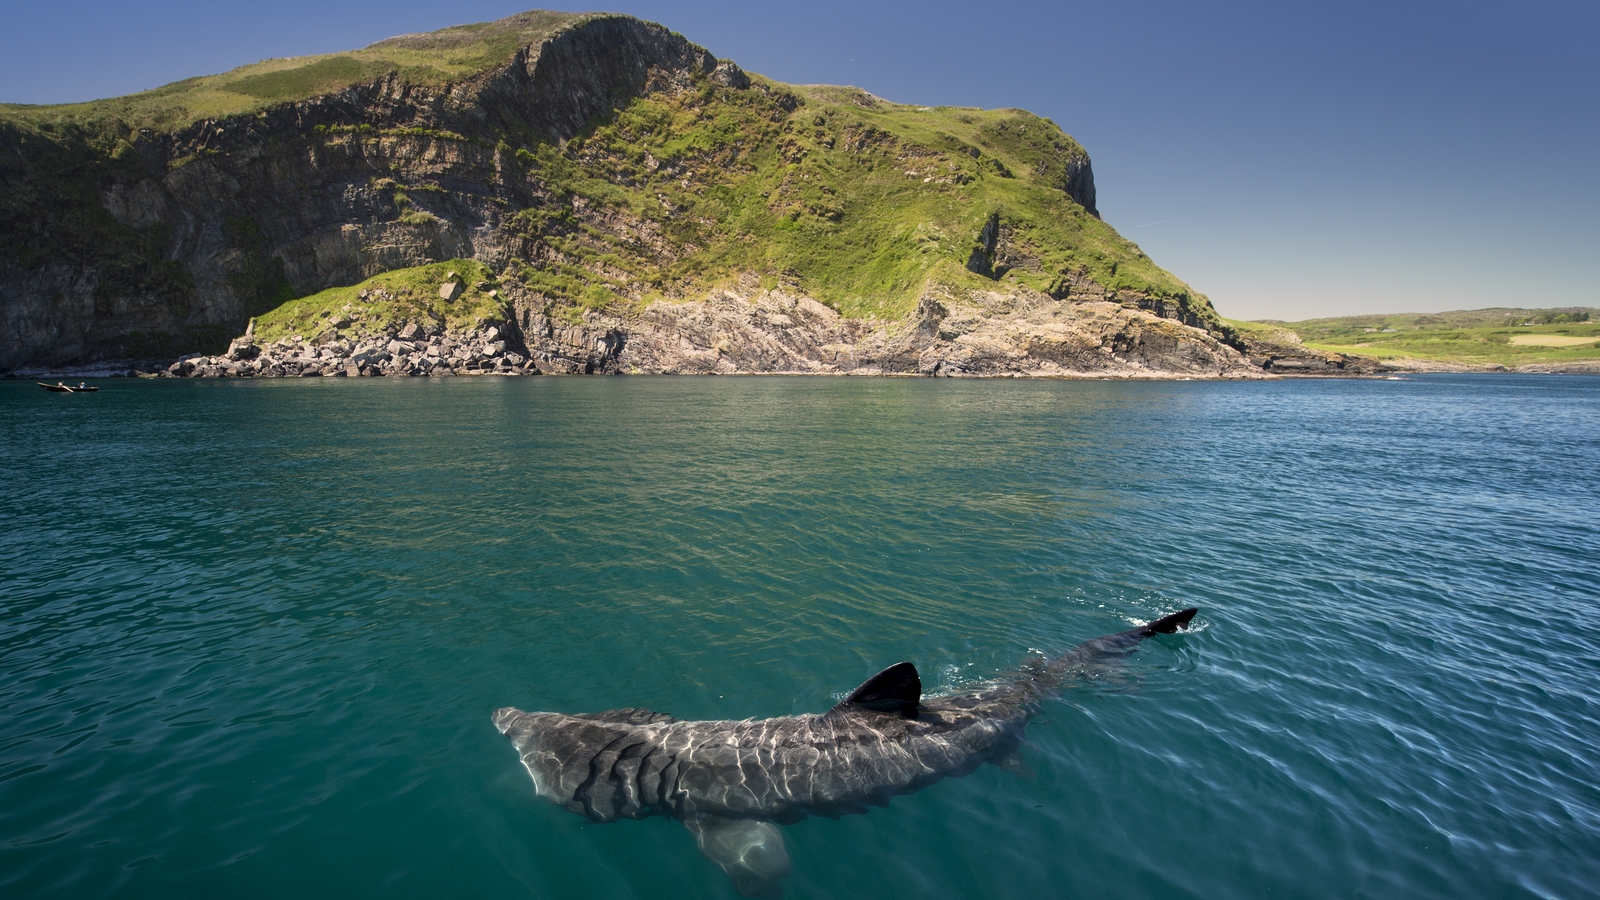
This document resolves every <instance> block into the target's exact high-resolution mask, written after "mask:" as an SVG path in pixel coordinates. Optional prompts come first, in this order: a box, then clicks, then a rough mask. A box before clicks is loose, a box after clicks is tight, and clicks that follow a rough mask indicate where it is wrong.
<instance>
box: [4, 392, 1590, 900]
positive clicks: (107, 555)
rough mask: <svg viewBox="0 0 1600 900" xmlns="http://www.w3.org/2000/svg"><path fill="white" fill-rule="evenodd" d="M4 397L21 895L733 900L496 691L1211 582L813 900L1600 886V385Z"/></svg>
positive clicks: (792, 838)
mask: <svg viewBox="0 0 1600 900" xmlns="http://www.w3.org/2000/svg"><path fill="white" fill-rule="evenodd" d="M102 385H103V389H102V391H101V392H100V393H99V394H96V395H85V396H71V395H53V394H46V393H45V392H43V391H40V390H38V389H37V388H35V387H33V386H32V385H30V384H26V383H0V422H3V426H0V427H3V429H4V431H3V434H0V452H3V457H0V508H3V510H4V513H5V519H4V533H3V536H0V577H3V582H0V895H3V896H6V897H25V896H27V897H32V896H102V895H117V896H135V897H163V898H164V897H173V896H217V897H222V896H226V897H263V898H265V897H285V896H292V897H298V898H316V897H348V896H355V895H380V894H381V895H382V896H384V897H386V898H393V897H418V898H424V897H426V898H433V897H441V896H459V897H467V896H490V895H494V896H502V897H521V896H530V897H550V898H555V897H567V896H615V897H629V896H639V897H714V898H727V897H733V896H734V892H733V889H732V887H731V886H730V884H729V883H728V881H727V879H726V878H725V877H724V876H723V875H722V873H721V872H720V871H719V870H718V869H717V868H716V867H715V866H714V865H713V864H712V863H710V862H709V861H707V860H706V859H704V858H702V857H701V856H700V855H699V854H698V852H697V851H696V850H695V847H694V843H693V839H692V838H691V837H690V835H689V833H688V832H687V831H685V830H684V829H683V828H682V827H681V826H679V825H678V824H676V823H674V822H672V821H670V820H666V819H653V820H647V821H642V822H632V821H625V822H620V823H616V824H610V825H591V824H586V823H585V822H584V820H583V819H581V818H580V817H578V816H574V815H572V814H570V813H567V812H565V811H562V810H561V809H559V808H557V807H555V806H552V805H550V804H548V803H546V802H544V801H542V800H540V799H538V798H537V797H536V796H535V795H534V793H533V786H532V784H531V782H530V780H529V778H528V776H527V774H526V773H525V772H524V771H523V769H522V767H521V766H520V765H519V764H518V762H517V759H516V755H515V753H514V751H513V750H512V748H511V746H510V744H509V742H508V741H506V739H505V738H503V737H501V736H500V735H499V734H498V733H497V732H496V731H495V729H494V727H493V726H492V724H491V723H490V719H489V714H490V712H491V711H492V710H493V709H495V708H496V707H499V706H506V705H514V706H519V707H522V708H524V709H544V710H560V711H570V712H591V711H599V710H604V709H608V708H613V707H618V706H648V707H650V708H653V709H657V710H661V711H663V712H669V713H672V714H674V715H677V716H679V717H682V718H729V717H745V716H756V717H764V716H773V715H783V714H789V713H796V712H807V711H821V710H823V709H826V708H827V707H828V706H829V705H831V704H832V703H833V702H835V701H836V699H837V698H838V697H839V696H840V695H841V692H845V691H848V690H850V689H851V688H852V687H854V686H855V685H856V684H857V683H858V682H859V681H860V680H861V679H863V678H864V677H866V676H867V675H869V674H871V673H872V672H874V671H876V670H878V669H879V668H882V667H883V666H885V665H887V664H889V663H892V662H896V661H898V660H901V659H908V660H912V661H914V662H916V663H917V665H918V666H919V667H920V668H921V669H922V672H923V678H924V681H925V683H926V684H927V686H928V688H929V689H930V690H941V689H942V690H948V689H952V688H957V687H960V686H961V685H963V684H970V683H972V682H974V681H978V680H981V679H983V678H986V677H989V676H992V675H994V674H995V673H998V672H1001V671H1004V670H1007V669H1009V668H1011V667H1013V666H1014V665H1016V664H1017V663H1018V661H1019V660H1021V659H1022V658H1023V657H1024V656H1025V655H1026V654H1027V653H1028V652H1029V651H1030V650H1035V649H1038V650H1047V651H1059V650H1061V649H1065V648H1067V647H1069V646H1071V645H1072V644H1074V643H1075V642H1078V641H1081V640H1084V639H1087V638H1090V637H1093V636H1095V635H1098V634H1101V633H1105V632H1109V631H1116V630H1121V629H1124V628H1127V627H1129V624H1130V623H1135V622H1141V621H1145V620H1148V619H1150V618H1153V617H1154V616H1156V615H1158V614H1161V613H1165V612H1170V611H1173V610H1176V609H1179V608H1181V607H1183V606H1187V605H1197V606H1199V607H1200V608H1201V610H1202V612H1201V614H1200V617H1199V618H1198V619H1197V620H1196V625H1197V626H1198V627H1197V629H1196V630H1194V631H1192V632H1189V633H1187V634H1180V635H1175V636H1172V637H1161V638H1158V639H1156V640H1154V641H1151V642H1148V643H1147V644H1146V646H1145V648H1144V649H1143V650H1142V651H1141V652H1140V653H1139V654H1138V655H1137V656H1136V657H1135V658H1134V663H1133V665H1132V666H1131V667H1130V668H1129V669H1128V670H1127V671H1126V673H1125V674H1124V677H1120V678H1115V679H1111V680H1109V681H1105V682H1101V683H1097V684H1095V685H1092V686H1081V687H1076V688H1073V689H1070V690H1068V691H1067V692H1066V693H1065V694H1064V695H1063V696H1062V697H1061V698H1060V699H1059V700H1055V701H1051V702H1049V703H1048V704H1047V706H1046V709H1045V713H1044V715H1042V716H1041V717H1040V718H1039V719H1036V720H1035V721H1034V723H1033V724H1032V725H1031V726H1030V728H1029V737H1030V741H1031V743H1030V744H1029V745H1028V746H1027V747H1025V748H1024V750H1023V758H1024V761H1025V762H1026V763H1027V764H1028V766H1030V767H1031V768H1032V769H1033V770H1034V771H1035V773H1036V775H1035V776H1034V777H1032V778H1023V777H1018V776H1017V775H1015V774H1012V773H1009V772H1005V771H1001V770H1000V769H997V768H994V767H985V768H983V769H982V770H980V771H979V772H977V773H976V774H974V775H972V776H970V777H967V778H964V779H960V780H953V781H945V782H941V783H939V784H937V785H934V786H933V787H931V788H928V789H926V790H924V791H922V792H920V793H917V794H914V795H911V796H906V797H901V798H898V799H896V800H895V801H894V803H893V804H892V805H891V806H889V807H888V808H885V809H876V810H873V811H872V812H871V813H870V814H868V815H865V816H851V817H847V818H844V819H840V820H837V821H834V820H828V819H809V820H806V821H804V822H801V823H799V824H796V825H792V826H787V827H786V828H785V832H786V834H787V837H788V841H789V847H790V851H791V855H792V857H793V860H794V867H795V871H794V875H793V876H792V877H791V878H790V879H788V881H787V895H788V896H790V897H818V898H821V897H863V898H866V897H882V896H889V895H893V894H900V895H912V896H929V897H977V896H992V897H1027V896H1041V897H1064V896H1081V897H1094V898H1099V897H1195V898H1232V897H1238V898H1258V897H1307V898H1322V897H1401V896H1405V897H1460V896H1476V897H1519V896H1529V897H1547V896H1561V897H1580V896H1593V894H1594V892H1595V891H1596V890H1597V886H1600V776H1597V774H1596V773H1597V772H1600V749H1597V743H1600V707H1597V702H1600V700H1597V698H1600V624H1597V618H1600V526H1597V522H1600V487H1597V481H1596V479H1597V463H1600V379H1595V378H1576V377H1574V378H1558V377H1551V378H1541V377H1489V376H1477V377H1455V378H1452V377H1437V378H1419V379H1413V380H1407V381H1317V382H1307V381H1299V382H1282V383H1267V384H1225V383H1201V382H1195V383H1133V384H1115V383H1100V382H1037V383H1036V382H1008V381H986V382H948V381H939V382H935V381H926V380H882V379H877V380H859V379H805V378H788V379H778V378H775V379H766V378H738V379H717V378H699V379H652V378H605V379H602V378H592V379H583V378H569V379H554V378H535V379H519V380H499V379H452V380H432V381H428V380H402V379H370V380H369V379H318V380H314V381H271V382H238V381H205V382H133V381H106V382H102Z"/></svg>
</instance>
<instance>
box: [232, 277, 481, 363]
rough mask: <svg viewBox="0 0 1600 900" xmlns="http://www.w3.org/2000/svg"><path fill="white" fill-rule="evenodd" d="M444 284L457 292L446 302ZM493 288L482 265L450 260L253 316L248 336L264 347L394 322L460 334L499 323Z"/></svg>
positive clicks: (376, 328)
mask: <svg viewBox="0 0 1600 900" xmlns="http://www.w3.org/2000/svg"><path fill="white" fill-rule="evenodd" d="M449 284H457V285H459V287H458V288H456V290H455V291H454V292H453V296H452V297H451V298H450V299H446V298H445V297H444V296H441V294H440V288H443V287H445V286H446V285H449ZM499 287H500V285H499V282H498V280H497V279H496V278H495V275H494V273H493V272H492V271H490V269H489V267H488V266H485V265H484V264H483V263H481V262H478V261H476V260H471V259H450V260H445V261H444V262H439V263H432V264H430V265H426V266H416V267H413V268H406V269H397V270H395V271H392V272H385V273H384V274H382V275H375V276H373V277H372V278H369V279H367V280H366V281H363V282H361V283H360V284H353V285H350V286H349V287H336V288H328V289H327V290H325V291H318V292H317V293H315V294H312V295H310V296H308V297H301V298H299V299H297V300H291V301H289V302H288V303H285V304H283V305H282V306H279V307H278V308H276V309H274V310H272V311H271V312H268V313H266V314H264V315H261V316H258V317H257V318H256V319H255V332H254V333H255V337H256V339H257V340H259V341H262V342H264V343H265V342H271V341H276V340H279V339H281V338H286V337H293V336H294V335H297V334H298V335H301V336H304V337H313V336H316V335H319V334H322V333H323V332H325V331H327V330H329V329H330V328H348V327H350V326H351V325H356V326H358V327H362V326H364V327H365V328H366V330H368V331H372V332H377V331H382V330H383V329H384V328H385V327H388V326H389V325H391V324H393V323H397V322H417V323H419V324H428V325H430V326H433V327H434V329H435V330H445V329H449V330H463V331H464V330H468V329H470V328H473V327H475V326H477V325H480V324H482V323H484V322H492V321H493V322H497V321H500V320H502V319H504V318H505V316H506V301H505V299H504V298H502V297H501V296H500V291H499ZM491 292H492V293H491Z"/></svg>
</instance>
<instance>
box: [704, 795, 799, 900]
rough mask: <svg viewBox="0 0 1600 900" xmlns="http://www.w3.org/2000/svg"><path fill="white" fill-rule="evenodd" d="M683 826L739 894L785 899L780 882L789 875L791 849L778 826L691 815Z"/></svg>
mask: <svg viewBox="0 0 1600 900" xmlns="http://www.w3.org/2000/svg"><path fill="white" fill-rule="evenodd" d="M683 824H684V827H685V828H688V829H689V833H690V834H693V835H694V840H695V843H696V844H699V845H700V852H701V853H704V854H705V855H706V856H707V857H709V858H710V859H711V861H712V862H714V863H716V864H717V865H719V866H721V867H722V871H724V872H727V873H728V877H729V878H732V879H733V887H734V889H735V890H737V891H738V892H739V893H741V894H743V895H744V896H746V897H766V898H772V900H777V898H780V897H782V896H783V886H782V885H781V884H779V879H781V878H783V876H785V875H787V874H789V850H788V848H787V847H785V846H784V844H783V833H782V832H780V831H779V830H778V826H776V825H774V824H772V823H771V822H769V821H767V820H765V819H735V818H730V817H727V816H707V815H691V816H688V817H687V818H685V819H684V820H683Z"/></svg>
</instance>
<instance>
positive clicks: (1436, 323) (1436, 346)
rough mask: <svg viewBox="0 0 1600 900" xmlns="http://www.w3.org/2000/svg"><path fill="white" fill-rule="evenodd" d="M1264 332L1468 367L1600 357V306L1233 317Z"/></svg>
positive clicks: (1325, 346)
mask: <svg viewBox="0 0 1600 900" xmlns="http://www.w3.org/2000/svg"><path fill="white" fill-rule="evenodd" d="M1235 324H1236V325H1238V326H1240V327H1242V328H1245V329H1246V330H1249V331H1251V332H1252V333H1253V334H1256V335H1260V336H1263V337H1265V336H1266V335H1267V334H1268V333H1269V330H1270V331H1277V332H1279V333H1281V332H1292V333H1294V334H1296V335H1298V336H1299V338H1300V340H1301V341H1303V342H1304V344H1305V346H1306V347H1308V348H1311V349H1315V350H1328V351H1332V352H1336V353H1348V354H1351V355H1354V356H1369V357H1374V358H1377V359H1407V358H1409V359H1424V360H1431V361H1435V362H1454V363H1463V364H1468V365H1495V364H1497V365H1503V366H1518V365H1523V364H1525V363H1547V362H1549V363H1553V362H1573V361H1578V360H1590V359H1600V309H1591V308H1585V307H1565V308H1560V309H1508V308H1494V309H1477V310H1461V311H1456V312H1444V313H1402V314H1397V315H1385V316H1341V317H1338V318H1330V319H1306V320H1305V321H1301V322H1279V321H1272V320H1268V321H1264V322H1248V323H1235Z"/></svg>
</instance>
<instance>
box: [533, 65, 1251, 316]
mask: <svg viewBox="0 0 1600 900" xmlns="http://www.w3.org/2000/svg"><path fill="white" fill-rule="evenodd" d="M516 158H517V160H518V161H519V163H520V164H521V165H522V166H523V167H524V169H525V170H526V171H527V173H528V175H529V177H530V178H533V179H536V180H537V181H539V182H540V183H542V184H543V185H545V186H546V189H547V190H548V192H549V194H550V195H551V201H550V202H549V203H547V204H541V205H537V206H535V207H534V208H531V209H528V210H525V211H523V212H521V213H519V214H518V215H517V216H515V217H513V219H512V222H511V226H510V227H512V228H515V229H521V230H522V233H523V234H525V235H526V236H527V237H528V239H529V240H530V241H532V242H535V243H536V244H538V245H539V247H540V248H544V249H548V251H550V252H549V256H550V257H551V259H552V261H553V262H554V264H553V265H550V266H546V267H542V268H540V269H539V270H538V271H528V272H526V273H525V277H526V279H527V281H528V283H529V284H530V286H533V287H536V288H541V289H544V290H546V291H548V292H549V293H551V294H552V295H554V296H561V297H566V298H569V299H574V300H578V301H581V302H586V303H593V304H599V303H605V302H610V301H612V300H614V299H618V298H630V299H634V300H641V301H642V300H649V299H653V298H655V297H685V296H690V295H693V294H695V293H697V292H700V291H703V290H704V289H705V288H706V287H707V286H708V285H713V284H716V283H718V282H720V281H722V280H725V279H727V278H730V277H732V276H733V275H735V274H737V273H740V272H754V273H758V274H761V275H762V276H764V277H765V278H766V279H767V280H768V281H769V283H778V282H783V283H787V284H789V285H791V286H793V287H796V288H798V289H800V290H802V291H805V292H807V293H809V294H811V295H812V296H815V297H817V298H818V299H821V300H823V301H824V302H826V303H828V304H829V305H831V306H834V307H835V308H837V309H838V310H839V311H840V312H842V313H844V314H846V315H851V316H876V317H885V318H898V317H901V316H904V315H905V314H907V313H909V312H910V311H911V310H912V309H913V308H914V307H915V306H916V303H917V299H918V297H919V296H920V295H921V293H922V292H923V291H924V290H925V288H926V287H927V286H928V284H929V282H930V281H932V282H936V283H938V284H941V285H945V286H949V287H953V288H958V289H962V290H1006V289H1008V288H1009V287H1011V286H1015V285H1021V286H1026V287H1028V288H1031V289H1033V290H1036V291H1040V292H1043V293H1049V294H1052V295H1054V296H1057V297H1062V298H1065V297H1068V296H1070V295H1071V294H1072V286H1073V284H1074V282H1084V281H1093V282H1095V283H1096V284H1098V285H1099V286H1101V287H1103V288H1104V289H1106V290H1109V291H1118V290H1125V291H1130V292H1135V293H1139V294H1142V295H1147V296H1151V297H1159V298H1168V299H1170V300H1172V301H1173V302H1174V304H1175V305H1179V306H1182V307H1183V308H1185V309H1188V310H1192V311H1193V312H1194V313H1195V314H1196V316H1197V318H1200V319H1202V320H1204V321H1205V322H1206V323H1207V324H1211V325H1213V326H1216V325H1220V320H1217V319H1215V314H1214V313H1212V312H1211V309H1210V305H1209V303H1207V302H1206V301H1205V300H1204V299H1203V298H1201V297H1199V296H1198V295H1197V294H1195V293H1194V292H1193V291H1192V290H1191V289H1190V288H1189V287H1188V285H1186V284H1184V283H1183V282H1182V281H1181V280H1179V279H1178V278H1176V277H1175V276H1173V275H1172V274H1171V273H1169V272H1167V271H1165V270H1164V269H1162V268H1160V267H1159V266H1157V265H1156V264H1155V263H1154V262H1153V261H1151V260H1150V258H1149V257H1147V256H1145V255H1144V253H1143V252H1142V251H1141V250H1140V249H1139V248H1138V247H1137V246H1136V245H1134V244H1133V243H1131V242H1129V241H1127V240H1125V239H1124V238H1122V237H1121V236H1120V235H1118V234H1117V233H1116V231H1115V230H1114V229H1112V228H1111V227H1110V226H1109V225H1107V224H1106V223H1104V222H1102V221H1101V220H1100V219H1099V218H1098V217H1097V216H1095V215H1093V214H1091V212H1090V211H1089V210H1087V209H1085V208H1084V206H1083V205H1082V204H1080V203H1079V202H1077V201H1076V200H1074V199H1073V197H1072V196H1070V195H1069V194H1068V193H1067V191H1066V190H1065V186H1066V184H1067V182H1068V179H1069V177H1070V172H1069V170H1071V169H1072V168H1073V167H1075V166H1086V165H1087V160H1088V155H1087V154H1086V153H1085V152H1084V150H1083V148H1082V147H1081V146H1079V145H1078V143H1077V142H1076V141H1074V140H1073V139H1072V138H1070V137H1068V136H1067V135H1066V134H1065V133H1063V132H1062V131H1061V129H1060V128H1059V127H1057V126H1056V125H1055V124H1054V123H1053V122H1050V121H1049V120H1047V119H1043V118H1040V117H1038V116H1035V115H1033V114H1032V113H1028V112H1025V111H1022V110H1015V109H1006V110H979V109H969V108H955V107H935V108H929V107H916V106H905V105H900V104H894V103H889V102H887V101H884V100H881V99H879V98H876V97H873V96H872V95H870V94H868V93H866V92H864V91H860V90H856V89H853V88H832V87H809V86H808V87H790V86H787V85H782V84H779V83H776V82H768V81H765V80H761V79H757V84H756V86H755V87H754V88H752V89H733V88H724V87H717V86H715V85H712V84H710V83H707V84H705V85H703V86H702V88H701V89H700V90H698V91H693V92H683V93H679V94H653V95H650V96H647V97H643V98H640V99H637V100H634V101H633V102H631V103H629V104H627V105H626V106H624V107H623V108H621V109H620V110H618V111H617V113H616V114H615V115H614V116H613V117H611V118H610V119H609V120H608V121H604V122H600V123H596V125H595V126H594V127H592V128H591V129H589V130H587V131H586V132H585V133H583V134H581V135H579V136H578V137H577V138H575V139H574V140H571V141H568V142H566V143H565V144H564V145H557V144H552V143H545V144H540V145H538V146H535V147H532V148H527V149H519V150H518V151H517V152H516ZM580 207H581V208H582V209H590V210H592V209H603V210H606V211H607V212H608V214H610V215H611V216H613V217H620V218H621V219H624V220H627V221H631V222H637V223H639V227H638V228H636V229H617V230H613V229H607V228H603V227H602V228H595V227H587V226H585V225H584V223H583V222H582V221H581V219H582V216H581V211H580ZM991 220H993V221H994V223H995V226H994V231H995V232H996V233H995V234H994V235H993V236H992V239H991V242H990V243H991V244H992V246H987V247H986V246H985V244H984V232H985V227H986V225H988V224H989V223H990V222H991ZM536 255H537V254H536ZM597 270H598V271H600V272H602V273H603V274H602V275H601V276H600V277H599V278H595V277H594V275H593V273H594V272H596V271H597Z"/></svg>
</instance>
